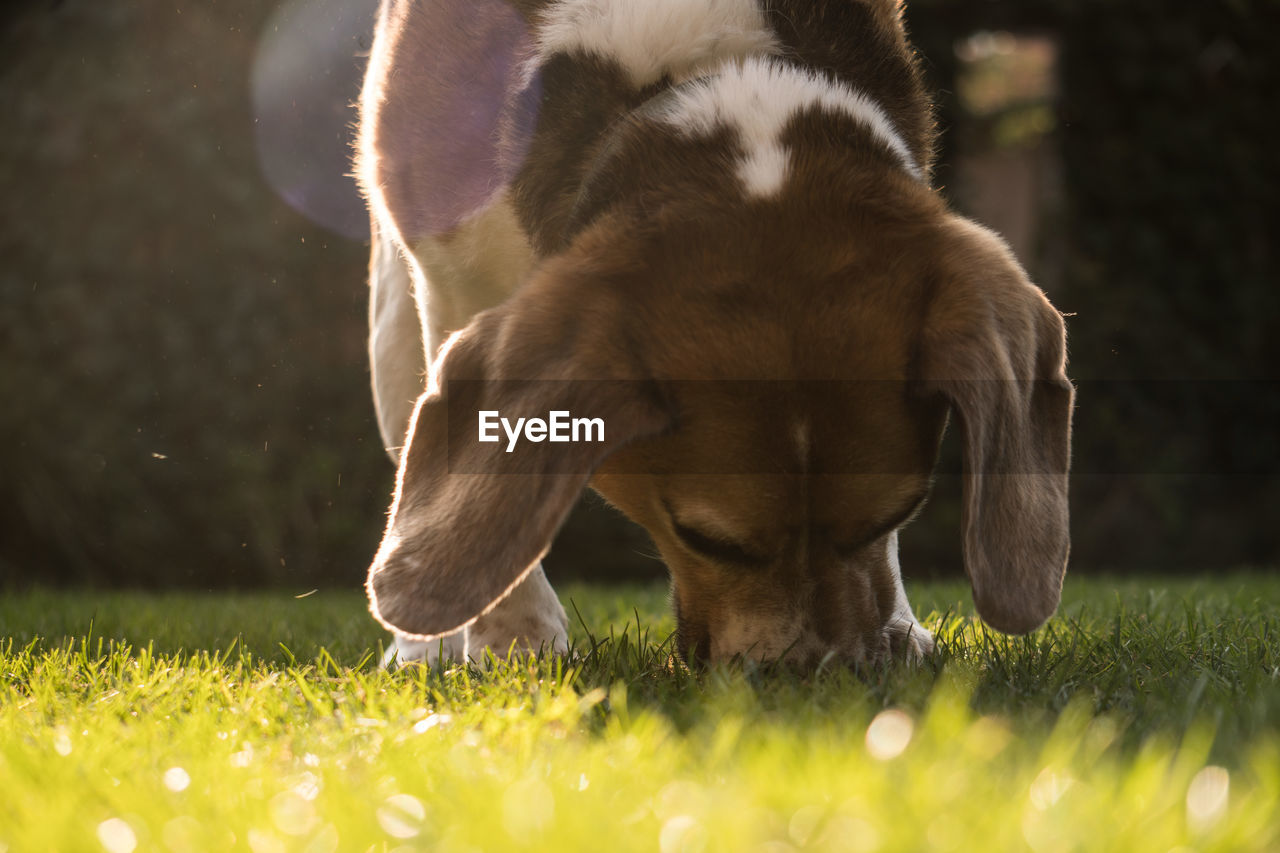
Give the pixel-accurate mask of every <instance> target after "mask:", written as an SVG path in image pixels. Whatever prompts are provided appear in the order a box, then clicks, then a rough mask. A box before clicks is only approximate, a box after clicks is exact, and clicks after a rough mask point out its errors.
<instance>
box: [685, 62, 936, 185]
mask: <svg viewBox="0 0 1280 853" xmlns="http://www.w3.org/2000/svg"><path fill="white" fill-rule="evenodd" d="M812 108H819V109H824V110H829V111H831V112H836V113H840V114H843V115H846V116H849V117H850V118H852V119H854V120H855V121H857V122H858V123H859V124H861V125H862V126H863V127H865V128H867V129H868V130H869V131H871V133H872V135H873V136H874V137H875V138H876V139H878V140H879V141H880V142H881V143H883V144H884V146H885V147H886V148H888V149H889V150H890V151H891V152H893V153H894V154H895V155H897V157H898V158H899V159H900V160H901V161H902V165H903V168H905V169H906V170H907V171H908V172H910V173H911V174H912V175H913V176H914V177H915V178H917V179H920V178H922V175H921V171H920V167H919V166H918V165H917V164H916V162H915V160H914V159H913V158H912V156H911V151H910V149H908V148H907V144H906V142H904V141H903V139H902V137H901V136H899V135H898V132H897V131H896V130H895V129H894V126H893V122H891V121H890V120H889V117H888V116H887V115H885V113H884V110H882V109H881V108H880V105H879V104H877V103H876V102H875V101H873V100H871V98H869V97H867V96H866V95H865V94H863V93H862V92H859V91H858V90H856V89H854V88H853V87H851V86H846V85H845V84H843V83H840V82H838V81H835V80H831V79H829V78H827V77H825V76H822V75H820V74H817V73H815V72H812V71H809V70H806V69H803V68H796V67H794V66H791V65H786V64H784V63H781V62H775V61H772V60H769V59H767V58H750V59H746V60H744V61H742V62H740V63H734V64H732V65H731V66H729V67H726V68H724V69H723V70H722V71H721V73H719V74H718V75H716V76H714V77H710V78H708V79H706V80H698V81H695V82H692V83H690V84H689V85H687V86H685V87H684V88H683V89H680V90H676V91H675V92H674V93H673V101H672V102H671V103H670V104H669V105H668V106H667V107H666V108H665V109H664V110H663V111H662V113H661V118H662V120H663V121H665V122H666V123H667V124H670V125H672V126H674V127H676V128H678V129H679V130H680V131H681V132H682V133H684V134H686V135H688V136H703V135H709V134H711V133H714V132H715V131H717V130H719V129H721V128H725V127H727V128H730V129H731V130H733V131H735V132H736V133H737V135H738V138H739V141H740V143H741V145H742V148H743V156H742V159H741V160H739V161H738V168H737V173H738V178H739V179H740V180H741V181H742V184H743V188H744V190H745V191H746V193H747V194H748V195H750V196H757V197H768V196H770V195H773V194H774V193H776V192H777V191H778V190H779V189H781V187H782V184H783V182H784V181H785V180H786V177H787V171H788V169H789V166H790V163H789V158H788V156H787V152H786V150H785V149H784V148H783V145H782V140H781V135H782V131H783V129H784V128H785V127H786V125H787V122H789V121H790V120H791V119H792V118H793V117H794V116H795V115H796V114H797V113H798V112H800V111H801V110H804V109H812Z"/></svg>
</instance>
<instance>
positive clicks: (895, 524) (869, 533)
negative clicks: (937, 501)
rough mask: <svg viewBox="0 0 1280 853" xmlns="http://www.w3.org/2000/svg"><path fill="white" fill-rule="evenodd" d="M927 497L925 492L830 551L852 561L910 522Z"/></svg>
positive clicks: (835, 545)
mask: <svg viewBox="0 0 1280 853" xmlns="http://www.w3.org/2000/svg"><path fill="white" fill-rule="evenodd" d="M927 497H928V492H925V493H923V494H921V495H920V496H918V497H917V498H915V499H914V500H912V502H911V503H910V504H909V505H908V506H907V507H906V509H903V510H900V511H899V512H895V513H892V514H891V515H890V516H889V518H888V519H887V520H885V521H881V522H878V523H876V524H873V525H871V526H870V527H868V528H867V530H866V531H865V532H862V533H860V534H859V535H858V536H856V537H854V538H852V539H849V540H845V541H843V542H834V543H832V546H831V548H832V550H833V551H835V553H836V556H837V557H839V558H841V559H852V558H853V557H855V556H857V554H858V552H860V551H861V550H862V549H863V548H866V547H867V546H868V545H870V544H871V543H873V542H876V541H878V540H880V539H881V538H882V537H884V536H886V535H888V534H889V533H891V532H893V531H894V530H897V529H898V528H899V527H902V526H903V525H905V524H907V523H908V522H910V521H911V520H912V519H913V518H914V517H915V515H916V513H918V512H919V511H920V510H921V509H922V508H923V507H924V502H925V500H926V498H927Z"/></svg>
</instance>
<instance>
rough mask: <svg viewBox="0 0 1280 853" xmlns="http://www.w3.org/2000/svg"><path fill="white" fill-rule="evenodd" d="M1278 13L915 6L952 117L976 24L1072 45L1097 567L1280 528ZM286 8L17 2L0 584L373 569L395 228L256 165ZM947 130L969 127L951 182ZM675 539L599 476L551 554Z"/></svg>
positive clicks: (4, 52)
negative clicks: (263, 64) (275, 16)
mask: <svg viewBox="0 0 1280 853" xmlns="http://www.w3.org/2000/svg"><path fill="white" fill-rule="evenodd" d="M317 2H329V3H335V2H338V0H317ZM353 2H354V0H353ZM295 5H296V4H295ZM365 5H367V3H366V4H365ZM1278 10H1280V4H1277V3H1275V2H1269V0H1253V1H1252V2H1249V0H1242V2H1213V3H1209V2H1206V3H1194V4H1170V3H1165V2H1159V0H1125V2H1102V0H1077V2H1070V0H1061V1H1060V2H1049V0H1007V2H996V1H995V0H993V1H992V2H986V1H985V0H984V2H978V1H977V0H969V1H968V2H960V0H951V2H947V0H914V2H913V3H912V4H911V5H910V8H909V21H910V25H911V29H912V33H913V37H914V40H915V41H916V43H917V45H918V46H919V47H920V49H921V52H922V53H923V54H924V56H925V57H926V58H927V69H928V73H929V75H930V78H931V83H932V84H933V86H934V87H935V88H936V89H938V91H939V93H940V112H939V120H940V123H941V124H942V126H943V128H944V130H949V129H950V128H951V127H952V125H953V124H954V123H955V122H956V121H957V111H958V104H957V100H956V97H955V94H954V93H955V90H956V75H957V73H958V65H957V60H956V52H955V50H954V44H955V42H956V41H957V40H958V39H961V38H964V37H965V36H967V35H969V34H971V33H972V32H974V31H976V30H982V29H1012V30H1016V31H1037V32H1046V33H1049V34H1051V35H1053V36H1054V37H1055V38H1056V39H1057V41H1058V44H1059V45H1060V50H1061V57H1060V63H1061V68H1060V92H1059V93H1058V97H1057V99H1056V102H1055V106H1054V109H1055V121H1056V122H1057V125H1058V127H1057V134H1056V139H1057V141H1058V145H1059V146H1060V156H1061V163H1062V183H1063V189H1064V196H1065V201H1064V204H1063V206H1062V208H1061V210H1060V211H1058V212H1057V213H1056V214H1055V217H1056V218H1055V219H1053V220H1052V227H1053V230H1054V234H1055V236H1056V238H1057V240H1056V243H1055V245H1058V246H1061V247H1064V248H1063V249H1062V250H1061V251H1058V252H1047V253H1043V256H1042V257H1032V258H1028V259H1027V262H1028V264H1029V266H1031V267H1032V270H1033V273H1035V274H1036V275H1037V277H1038V279H1039V280H1042V281H1045V282H1046V283H1048V282H1052V283H1053V284H1052V288H1051V295H1052V297H1053V299H1054V301H1055V303H1056V304H1057V305H1058V307H1059V308H1061V309H1062V310H1064V311H1067V312H1071V313H1073V314H1074V316H1073V317H1072V318H1071V319H1070V320H1069V323H1070V327H1069V328H1070V333H1071V351H1072V375H1073V376H1074V377H1075V378H1077V379H1078V380H1081V393H1080V409H1079V413H1078V420H1077V427H1078V431H1077V443H1076V457H1077V469H1078V471H1079V472H1080V473H1079V474H1078V475H1077V477H1076V479H1075V486H1074V489H1075V491H1074V504H1075V509H1074V530H1075V558H1074V563H1073V570H1075V571H1088V570H1090V569H1094V568H1111V569H1116V568H1120V569H1123V568H1138V569H1152V568H1186V569H1193V568H1203V567H1222V566H1224V565H1227V564H1236V563H1253V564H1274V563H1275V562H1276V561H1277V557H1278V556H1280V525H1277V524H1276V523H1275V518H1276V510H1277V508H1280V487H1278V485H1277V484H1278V482H1280V478H1278V477H1277V476H1276V475H1277V474H1278V473H1280V471H1278V470H1277V466H1276V464H1275V461H1276V455H1275V452H1276V451H1275V448H1276V443H1277V442H1276V435H1277V434H1280V429H1277V426H1278V425H1280V424H1278V422H1280V418H1277V410H1278V408H1280V403H1278V399H1280V398H1278V397H1277V390H1276V389H1277V385H1276V384H1275V383H1274V382H1271V381H1268V380H1274V379H1276V378H1277V371H1276V367H1275V365H1276V364H1277V363H1278V362H1277V354H1278V353H1277V346H1280V345H1278V344H1277V336H1278V335H1280V328H1278V325H1280V288H1278V287H1277V281H1276V274H1275V267H1274V261H1275V248H1274V242H1275V238H1276V237H1277V236H1280V235H1277V234H1276V233H1275V226H1274V222H1275V221H1280V218H1278V217H1277V216H1276V213H1277V210H1276V205H1275V203H1274V201H1273V199H1274V198H1275V196H1276V193H1277V191H1278V190H1280V181H1278V180H1277V178H1278V177H1280V175H1278V174H1277V158H1276V156H1275V154H1274V150H1275V145H1276V141H1275V138H1274V134H1271V133H1269V132H1268V131H1269V129H1270V126H1271V125H1272V124H1273V123H1274V118H1273V111H1274V105H1275V93H1276V92H1277V91H1280V79H1277V77H1278V76H1280V75H1278V74H1277V62H1276V60H1275V59H1274V58H1273V56H1274V54H1273V52H1272V51H1273V48H1272V45H1271V44H1270V43H1269V42H1270V41H1272V40H1274V36H1275V35H1276V33H1280V15H1278ZM273 11H274V10H273V9H272V8H271V7H270V6H268V5H265V4H261V3H258V2H250V0H218V1H217V2H212V0H211V2H208V3H200V4H194V5H186V4H177V5H175V4H156V3H126V2H121V0H65V2H61V3H39V4H28V5H27V7H26V8H25V9H23V10H22V11H9V12H6V13H4V14H6V15H7V17H6V18H5V19H4V23H3V35H2V36H0V114H3V115H4V116H5V118H6V130H5V132H4V133H3V134H0V186H2V187H3V194H2V196H0V199H2V201H0V399H3V401H4V405H3V406H2V407H0V482H2V483H3V489H2V490H0V583H9V584H12V583H23V582H27V581H41V582H50V583H59V582H78V583H120V584H139V585H147V586H158V585H199V586H223V585H233V586H250V585H259V584H273V585H289V586H292V587H303V586H306V587H309V586H311V585H325V584H328V585H346V586H354V585H356V584H358V583H359V582H360V581H361V579H362V576H363V572H364V568H365V566H366V564H367V561H368V558H369V556H370V555H371V554H372V552H373V550H374V548H375V547H376V543H377V540H378V537H379V535H380V533H381V525H382V522H383V518H384V516H383V513H384V511H385V506H386V502H387V497H388V495H389V492H390V487H391V480H392V471H391V468H390V465H389V463H388V462H387V460H386V458H385V456H384V454H383V451H382V448H381V446H380V441H379V439H378V437H377V430H376V428H375V426H374V423H373V420H372V409H371V405H370V403H369V399H368V393H367V390H366V389H367V382H368V374H367V368H366V364H365V356H364V322H365V321H364V317H365V295H366V291H365V284H364V276H365V267H366V263H367V251H368V250H367V246H365V245H364V244H363V243H362V242H360V241H359V240H358V239H350V238H346V237H340V236H336V234H335V233H334V232H330V231H328V230H325V229H324V228H321V227H320V226H317V225H314V224H312V223H311V222H310V221H309V220H308V219H307V218H305V217H303V216H302V215H300V214H298V213H296V212H295V211H294V210H293V209H292V208H290V207H289V206H288V205H286V204H285V203H284V202H283V201H281V200H280V199H279V198H278V196H277V194H276V193H275V192H273V191H272V190H271V188H270V187H269V186H268V184H267V181H266V180H264V178H263V172H262V169H261V167H260V158H259V154H258V150H257V148H256V147H255V130H256V129H257V128H256V125H255V116H254V111H253V106H252V99H251V88H252V87H251V79H250V75H251V69H252V67H253V62H254V57H255V51H256V50H257V49H258V45H259V43H260V41H259V39H260V36H261V35H262V34H263V31H264V27H266V26H268V23H269V18H270V16H271V15H272V13H273ZM331 35H332V34H331ZM337 36H340V37H341V38H345V39H347V41H348V42H349V44H350V56H351V57H352V59H351V65H350V68H349V69H348V70H349V71H350V74H349V75H347V76H344V75H339V77H341V78H342V79H339V80H335V81H334V82H333V86H334V88H335V89H336V90H338V92H337V97H338V98H339V99H340V100H339V102H341V101H342V100H348V99H351V98H354V96H355V91H354V89H350V88H349V87H350V85H351V81H354V80H355V79H356V76H355V75H356V74H358V55H359V53H360V51H361V50H363V49H366V48H367V33H366V32H350V33H337ZM339 40H341V39H339ZM344 87H346V88H344ZM261 118H262V117H261V116H259V117H258V120H259V121H260V120H261ZM331 135H332V136H333V138H332V139H326V140H325V145H327V150H329V151H333V150H338V149H340V147H341V145H342V144H344V142H343V139H342V138H341V137H342V136H343V131H342V129H341V128H340V127H339V128H338V130H335V131H333V132H332V133H331ZM321 147H324V146H321ZM277 153H278V152H277ZM284 153H285V158H284V159H285V160H286V161H287V160H288V159H289V154H290V152H287V151H286V152H284ZM953 153H954V134H949V135H948V136H947V137H946V143H945V146H944V151H943V154H944V160H943V163H942V164H941V166H940V169H939V173H938V174H939V182H940V184H942V185H943V187H944V191H948V189H949V188H948V187H947V184H948V182H949V180H951V178H952V177H953V176H954V173H953V172H952V171H950V170H951V167H950V165H949V163H950V155H951V154H953ZM296 156H297V157H298V158H305V156H306V152H303V151H299V152H297V155H296ZM1050 264H1051V265H1052V268H1050V266H1049V265H1050ZM1103 380H1106V381H1103ZM1188 380H1196V381H1195V382H1190V383H1188V382H1187V381H1188ZM1171 388H1172V389H1174V390H1172V391H1171V390H1170V389H1171ZM1188 389H1190V390H1188ZM957 495H958V485H957V482H956V478H955V477H954V476H950V475H944V476H942V477H940V480H939V487H938V492H937V495H936V496H935V499H934V501H933V503H932V505H931V506H930V508H929V509H928V510H926V513H925V515H924V517H923V518H922V519H921V521H919V522H917V524H916V525H915V526H914V527H913V528H912V530H911V532H910V534H909V535H908V536H907V537H905V538H904V548H905V549H906V552H907V553H906V554H905V555H904V565H906V566H907V570H908V573H909V574H914V575H916V576H920V575H925V574H930V573H935V572H936V573H944V574H950V573H959V572H960V564H959V548H958V544H959V531H958V527H957V525H958V503H957ZM650 555H651V546H649V545H648V544H647V542H646V540H645V537H644V535H643V533H641V532H639V531H637V530H636V529H634V528H632V527H630V526H628V525H626V524H624V523H622V522H620V521H617V520H616V519H615V518H614V516H613V514H612V512H611V511H610V510H608V509H606V508H604V507H602V506H601V504H600V501H599V500H598V499H593V498H590V497H588V498H587V499H585V500H584V509H583V510H582V511H581V512H580V513H579V514H578V515H576V516H575V518H574V520H573V521H572V522H571V525H570V528H569V530H568V531H567V532H566V534H565V536H563V537H562V540H561V542H560V543H559V544H558V545H557V548H556V550H555V551H554V552H553V555H552V558H551V560H550V571H551V573H552V575H553V577H554V576H557V575H559V576H561V577H563V576H565V575H569V574H573V575H582V576H589V577H621V576H632V577H634V576H637V575H650V576H654V575H660V574H661V573H662V568H661V565H660V563H658V562H656V561H655V560H654V559H652V558H651V556H650Z"/></svg>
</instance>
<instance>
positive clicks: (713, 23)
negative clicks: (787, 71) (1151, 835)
mask: <svg viewBox="0 0 1280 853" xmlns="http://www.w3.org/2000/svg"><path fill="white" fill-rule="evenodd" d="M537 42H538V54H539V60H541V61H546V59H547V58H548V57H550V56H551V55H552V54H555V53H588V54H594V55H596V56H600V57H603V58H605V59H612V60H613V61H615V62H617V63H618V64H619V65H621V66H622V69H623V70H624V71H625V72H626V73H627V76H628V77H629V78H630V80H631V82H632V83H633V84H634V85H635V86H637V87H641V86H647V85H649V84H650V83H656V82H657V81H658V80H660V79H661V78H662V77H663V76H664V75H666V76H669V77H670V78H671V79H673V80H675V81H677V82H679V81H681V80H685V79H688V78H690V77H694V76H697V75H698V74H699V73H702V72H704V71H706V70H709V69H711V68H712V67H714V66H715V65H717V64H719V63H721V62H724V61H726V60H729V59H743V58H745V57H748V56H755V55H759V54H776V53H778V51H779V47H778V41H777V38H776V36H775V35H774V33H773V31H772V30H771V29H769V27H768V25H767V24H766V23H765V20H764V14H763V13H762V12H761V11H760V7H759V5H758V4H757V3H756V0H560V2H559V3H555V4H553V5H551V6H550V7H549V8H548V9H547V10H546V12H544V13H543V17H542V19H541V22H540V24H539V26H538V28H537Z"/></svg>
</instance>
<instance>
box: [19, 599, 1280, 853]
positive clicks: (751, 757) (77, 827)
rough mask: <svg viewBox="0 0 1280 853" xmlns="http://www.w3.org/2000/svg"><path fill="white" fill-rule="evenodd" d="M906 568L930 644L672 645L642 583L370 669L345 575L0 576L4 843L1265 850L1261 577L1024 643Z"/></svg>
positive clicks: (1265, 651)
mask: <svg viewBox="0 0 1280 853" xmlns="http://www.w3.org/2000/svg"><path fill="white" fill-rule="evenodd" d="M910 592H911V595H912V598H913V600H914V601H915V602H916V603H917V608H916V609H917V612H918V613H921V614H922V617H923V621H924V624H925V625H926V626H927V627H929V628H930V629H931V630H933V631H935V632H936V634H937V636H938V639H939V649H940V650H939V653H938V655H937V657H936V658H935V659H934V660H932V661H930V662H929V663H927V664H925V665H923V666H920V667H907V666H898V667H894V668H889V669H885V670H877V671H872V672H866V673H862V674H861V675H857V674H854V673H851V672H849V671H846V670H840V669H835V670H828V671H825V672H821V673H818V674H814V675H807V676H801V675H797V674H795V673H790V672H786V671H773V670H771V669H769V668H766V669H764V670H761V669H760V668H754V667H747V666H742V665H736V666H722V667H717V668H714V669H711V670H710V671H707V672H704V673H699V674H694V673H690V672H688V671H686V670H684V669H683V668H682V667H680V666H678V665H673V664H672V662H671V660H670V651H671V647H670V642H669V640H667V636H668V634H669V632H670V629H671V623H670V617H669V616H668V615H667V613H666V608H665V605H664V601H663V598H664V594H663V590H662V589H661V587H658V586H643V587H634V588H631V589H627V590H618V589H617V588H602V587H592V586H585V585H577V586H572V587H570V588H568V589H567V590H566V591H565V598H566V603H567V604H569V605H570V612H576V613H578V614H579V615H580V621H579V623H578V624H577V625H576V626H575V627H574V636H573V652H572V654H571V655H570V656H569V657H568V658H567V659H564V660H544V661H540V662H539V661H527V660H513V661H493V660H490V661H488V662H487V663H486V664H485V665H484V666H456V667H450V668H444V669H435V670H430V669H425V668H421V667H409V668H406V669H403V670H401V671H399V672H396V673H391V674H388V673H386V672H384V671H381V670H379V669H377V668H376V666H375V664H374V661H375V659H376V655H377V653H378V651H379V643H380V641H381V636H380V635H379V632H378V631H376V628H375V626H373V624H372V622H371V621H370V620H369V619H368V618H367V616H366V615H365V614H364V613H363V602H362V601H361V600H360V599H359V597H358V596H356V595H354V594H343V595H337V594H325V593H321V594H318V595H314V596H310V597H307V598H302V599H295V598H292V597H288V596H281V595H267V594H257V595H251V596H218V597H214V598H211V599H210V598H207V597H205V596H203V595H188V594H177V593H169V594H166V595H163V596H145V595H137V594H125V593H114V594H111V595H108V596H105V597H102V598H94V597H88V596H81V595H74V594H65V593H52V592H42V591H34V592H31V593H26V594H22V595H18V596H13V597H9V598H7V599H5V600H4V601H3V602H2V603H0V790H3V791H4V792H5V796H4V799H5V802H4V806H3V808H0V850H12V851H26V850H60V851H80V850H84V851H91V850H104V849H105V850H107V851H110V853H131V851H133V850H135V849H136V850H162V849H163V850H173V851H187V850H251V851H254V853H263V851H285V850H296V851H309V852H310V853H333V851H338V850H365V849H392V848H394V849H397V850H426V849H430V850H583V851H597V850H600V849H602V847H601V845H602V844H603V845H605V847H607V848H608V849H610V850H623V851H625V850H637V851H639V850H645V851H647V850H660V851H663V853H670V851H735V853H736V851H750V850H769V851H787V850H832V851H896V850H904V851H909V850H923V849H930V850H976V849H984V850H1021V849H1031V850H1035V851H1075V850H1124V851H1133V852H1134V853H1142V851H1153V853H1167V851H1170V850H1198V851H1217V850H1222V851H1227V850H1230V851H1242V850H1248V851H1262V850H1274V849H1276V847H1277V845H1280V817H1278V815H1280V656H1278V654H1280V653H1278V651H1277V650H1278V649H1280V644H1277V643H1276V637H1277V635H1278V634H1280V615H1278V614H1277V612H1276V609H1275V607H1274V602H1275V601H1276V600H1277V599H1278V598H1280V588H1278V587H1277V583H1276V581H1275V580H1274V579H1272V578H1267V577H1262V576H1257V575H1234V576H1232V575H1228V576H1225V577H1222V578H1221V579H1219V580H1216V581H1212V582H1196V583H1188V582H1182V583H1175V584H1173V585H1171V586H1170V587H1169V588H1167V589H1160V590H1154V589H1152V588H1151V587H1149V586H1147V585H1145V584H1143V583H1137V582H1128V583H1122V584H1112V583H1109V582H1108V583H1104V582H1097V581H1094V582H1079V581H1077V582H1073V583H1071V584H1069V586H1068V590H1067V597H1066V601H1065V603H1064V608H1063V613H1062V615H1061V616H1060V617H1059V618H1056V619H1054V620H1053V621H1052V622H1051V623H1050V625H1049V626H1047V627H1046V628H1044V629H1042V630H1040V631H1038V632H1036V633H1035V634H1033V635H1031V636H1030V637H1028V638H1024V639H1010V638H1007V637H1001V636H998V635H994V634H991V633H988V632H986V631H984V630H983V628H982V627H981V625H980V624H979V623H978V622H977V621H976V620H975V619H974V617H973V616H972V615H971V611H970V610H969V608H968V607H967V606H966V605H965V604H964V603H963V602H965V601H967V593H966V591H965V590H964V589H963V588H961V587H960V586H958V585H943V584H927V585H923V586H919V587H915V588H913V589H911V590H910ZM148 638H154V639H148ZM282 641H283V642H282Z"/></svg>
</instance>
